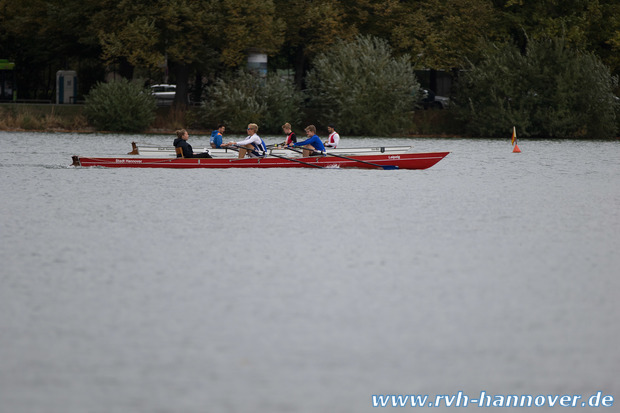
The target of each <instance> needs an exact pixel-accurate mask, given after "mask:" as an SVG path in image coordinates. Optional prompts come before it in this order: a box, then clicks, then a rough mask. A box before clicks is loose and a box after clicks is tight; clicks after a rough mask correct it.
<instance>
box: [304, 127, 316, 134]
mask: <svg viewBox="0 0 620 413" xmlns="http://www.w3.org/2000/svg"><path fill="white" fill-rule="evenodd" d="M305 130H306V131H308V132H312V133H316V126H314V125H308V126H306V129H305Z"/></svg>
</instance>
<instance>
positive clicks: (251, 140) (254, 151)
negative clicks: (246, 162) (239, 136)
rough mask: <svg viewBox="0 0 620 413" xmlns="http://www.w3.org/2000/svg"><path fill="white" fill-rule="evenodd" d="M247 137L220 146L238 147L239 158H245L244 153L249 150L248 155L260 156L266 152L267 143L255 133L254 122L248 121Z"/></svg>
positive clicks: (255, 125) (255, 126)
mask: <svg viewBox="0 0 620 413" xmlns="http://www.w3.org/2000/svg"><path fill="white" fill-rule="evenodd" d="M247 130H248V137H247V138H245V139H244V140H242V141H239V142H232V141H231V142H228V143H224V144H222V147H224V148H225V147H228V146H233V145H234V146H237V147H239V159H243V158H245V155H246V154H247V153H248V152H249V153H250V156H254V157H260V156H265V155H266V154H267V145H265V141H263V140H262V139H261V137H260V136H258V135H257V133H256V132H258V125H257V124H256V123H250V124H249V125H248V129H247Z"/></svg>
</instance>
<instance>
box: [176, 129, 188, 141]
mask: <svg viewBox="0 0 620 413" xmlns="http://www.w3.org/2000/svg"><path fill="white" fill-rule="evenodd" d="M177 138H181V139H185V140H187V139H188V138H189V133H187V131H186V130H185V129H179V130H178V131H177Z"/></svg>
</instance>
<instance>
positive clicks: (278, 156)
mask: <svg viewBox="0 0 620 413" xmlns="http://www.w3.org/2000/svg"><path fill="white" fill-rule="evenodd" d="M233 146H237V145H233ZM228 148H230V149H232V150H233V151H236V152H239V149H237V148H238V147H236V148H233V147H232V146H228ZM269 156H274V157H276V158H280V159H286V160H287V161H292V162H297V163H301V164H304V165H308V166H312V167H314V168H321V169H324V168H325V167H324V166H321V165H317V164H315V163H310V162H304V161H300V160H297V159H293V158H287V157H286V156H282V155H276V154H274V153H272V152H269Z"/></svg>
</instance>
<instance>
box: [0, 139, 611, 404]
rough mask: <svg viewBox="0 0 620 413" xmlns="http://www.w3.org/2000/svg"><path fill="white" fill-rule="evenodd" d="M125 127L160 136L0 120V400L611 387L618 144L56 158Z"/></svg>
mask: <svg viewBox="0 0 620 413" xmlns="http://www.w3.org/2000/svg"><path fill="white" fill-rule="evenodd" d="M265 140H266V141H267V143H275V142H276V141H280V140H281V138H280V137H277V138H276V137H266V138H265ZM131 141H137V142H143V143H152V144H169V143H170V142H171V141H172V137H171V136H136V135H99V134H64V133H55V134H48V133H8V132H0V171H1V177H0V190H1V194H2V195H1V200H0V209H1V211H2V214H1V217H0V233H1V245H0V262H1V264H0V412H3V413H4V412H7V413H9V412H10V413H38V412H41V413H84V412H89V413H91V412H92V413H100V412H101V413H110V412H114V413H116V412H118V413H126V412H132V413H133V412H144V413H147V412H148V413H153V412H156V413H163V412H189V413H203V412H205V413H206V412H276V413H277V412H365V411H373V410H377V408H373V406H372V396H373V395H388V394H389V395H397V394H404V395H409V394H429V395H430V396H433V397H434V395H437V394H446V395H447V394H456V393H457V392H458V391H463V392H465V393H466V394H470V395H472V396H475V395H478V394H480V392H481V391H486V392H487V394H504V395H506V394H517V395H522V394H532V395H548V394H560V395H562V394H575V395H583V396H584V398H586V397H588V396H590V395H592V394H595V393H596V392H597V391H602V393H603V394H604V395H613V396H614V397H616V398H617V397H620V378H619V377H620V374H619V371H620V370H619V367H620V352H619V351H618V341H619V339H620V324H619V323H618V316H619V315H620V311H619V310H620V305H619V300H618V297H619V293H620V281H619V279H620V278H619V276H618V274H620V143H619V142H617V141H614V142H592V141H535V140H520V141H519V146H520V148H521V150H522V153H520V154H515V153H512V147H511V145H510V134H509V133H507V136H506V138H505V139H498V140H471V139H389V138H383V139H378V138H372V139H370V138H368V139H364V138H348V137H343V139H342V140H341V146H343V147H344V146H366V145H401V144H411V145H414V148H415V150H416V151H419V152H427V151H450V152H451V153H450V155H448V156H447V157H446V158H445V159H443V160H442V161H441V162H439V163H438V164H436V165H435V166H433V167H432V168H430V169H428V170H424V171H405V170H399V171H383V170H315V169H313V168H312V169H293V170H288V169H282V170H279V169H256V170H251V169H245V170H240V169H239V170H236V169H228V170H204V169H203V170H164V169H161V170H158V169H103V168H74V167H69V166H68V165H69V164H70V163H71V155H74V154H80V155H94V154H96V155H101V154H109V155H117V154H122V153H126V152H128V151H129V150H130V143H131ZM190 143H192V144H193V146H194V149H197V148H201V147H203V146H204V145H205V144H206V143H207V137H196V136H192V137H190ZM618 405H620V401H617V402H616V404H615V406H614V407H615V408H616V409H617V406H618ZM379 409H380V410H381V408H379ZM386 409H387V410H390V408H383V409H382V410H386ZM391 409H393V408H391ZM409 409H411V407H409ZM432 410H434V411H443V410H445V411H451V410H453V409H451V408H434V409H432ZM466 410H467V411H470V410H471V411H477V410H480V411H484V409H479V408H476V407H471V406H470V407H468V409H466ZM487 410H488V409H487ZM534 410H537V409H534ZM573 410H577V411H579V410H582V409H581V408H577V409H573ZM604 410H606V411H611V410H613V408H611V409H609V408H608V409H604Z"/></svg>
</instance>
